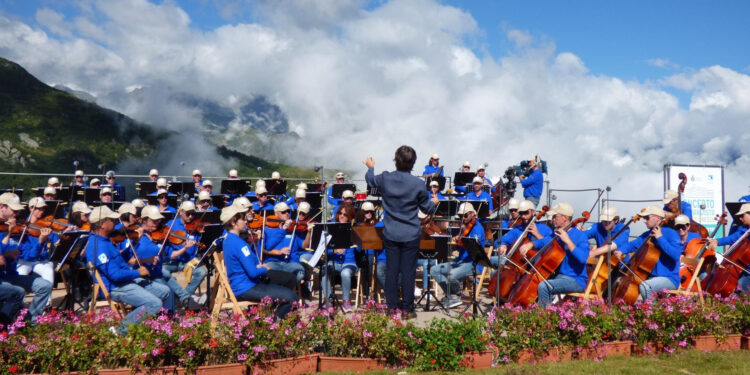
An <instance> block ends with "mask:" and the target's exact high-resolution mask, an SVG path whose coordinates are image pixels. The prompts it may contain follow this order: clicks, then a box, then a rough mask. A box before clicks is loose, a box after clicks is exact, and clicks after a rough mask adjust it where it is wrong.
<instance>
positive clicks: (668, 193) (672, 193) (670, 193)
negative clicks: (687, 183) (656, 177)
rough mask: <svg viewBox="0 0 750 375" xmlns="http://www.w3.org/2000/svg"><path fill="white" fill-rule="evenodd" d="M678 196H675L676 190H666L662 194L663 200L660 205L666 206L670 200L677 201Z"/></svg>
mask: <svg viewBox="0 0 750 375" xmlns="http://www.w3.org/2000/svg"><path fill="white" fill-rule="evenodd" d="M678 196H679V195H678V194H677V191H676V190H671V189H670V190H667V191H665V192H664V200H663V201H662V203H664V204H668V203H669V202H671V201H672V200H674V199H677V197H678Z"/></svg>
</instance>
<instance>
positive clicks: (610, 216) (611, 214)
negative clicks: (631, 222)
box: [599, 206, 620, 221]
mask: <svg viewBox="0 0 750 375" xmlns="http://www.w3.org/2000/svg"><path fill="white" fill-rule="evenodd" d="M618 216H620V215H619V214H618V213H617V207H615V206H604V207H602V214H601V216H599V220H600V221H612V220H614V219H615V218H616V217H618Z"/></svg>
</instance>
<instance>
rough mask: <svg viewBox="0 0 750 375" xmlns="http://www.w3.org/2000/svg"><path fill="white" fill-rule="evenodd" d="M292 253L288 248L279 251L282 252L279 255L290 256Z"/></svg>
mask: <svg viewBox="0 0 750 375" xmlns="http://www.w3.org/2000/svg"><path fill="white" fill-rule="evenodd" d="M290 251H291V250H290V249H289V248H288V247H283V248H281V249H279V252H280V254H279V255H289V252H290Z"/></svg>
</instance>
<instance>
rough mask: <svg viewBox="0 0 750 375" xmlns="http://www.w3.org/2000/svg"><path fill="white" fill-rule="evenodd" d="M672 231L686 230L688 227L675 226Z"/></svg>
mask: <svg viewBox="0 0 750 375" xmlns="http://www.w3.org/2000/svg"><path fill="white" fill-rule="evenodd" d="M674 229H676V230H687V229H688V226H687V225H683V224H680V225H675V226H674Z"/></svg>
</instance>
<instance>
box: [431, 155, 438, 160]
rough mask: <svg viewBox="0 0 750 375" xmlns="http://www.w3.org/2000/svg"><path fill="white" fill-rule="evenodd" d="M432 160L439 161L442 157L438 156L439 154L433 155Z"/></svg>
mask: <svg viewBox="0 0 750 375" xmlns="http://www.w3.org/2000/svg"><path fill="white" fill-rule="evenodd" d="M430 159H435V160H438V159H440V156H438V154H432V156H430Z"/></svg>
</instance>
